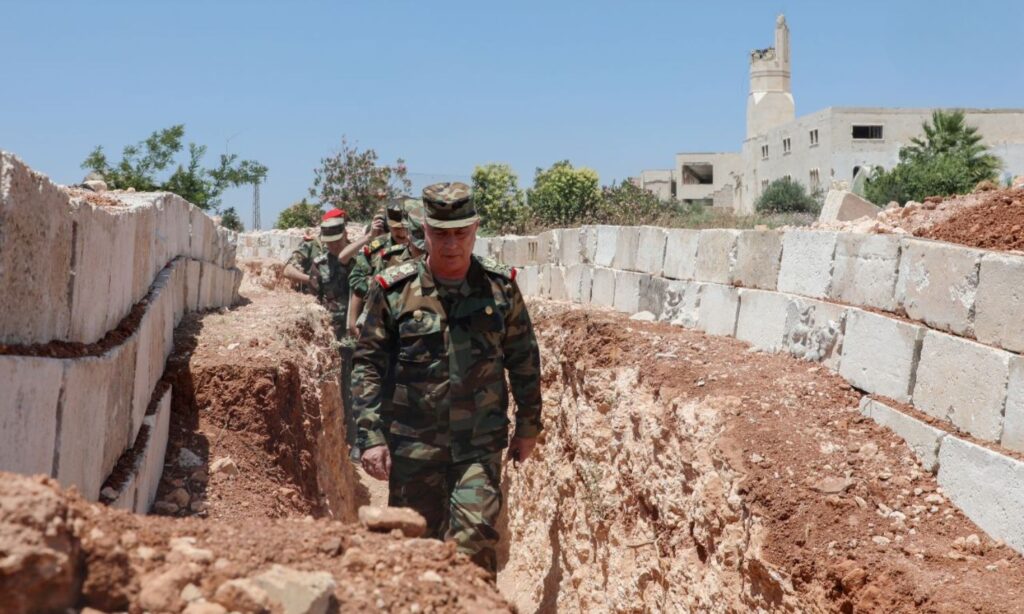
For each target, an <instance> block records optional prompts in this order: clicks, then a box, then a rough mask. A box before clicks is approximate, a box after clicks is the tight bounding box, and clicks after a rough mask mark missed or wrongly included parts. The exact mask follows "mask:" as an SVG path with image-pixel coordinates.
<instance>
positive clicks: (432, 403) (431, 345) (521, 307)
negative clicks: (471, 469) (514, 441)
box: [352, 256, 542, 462]
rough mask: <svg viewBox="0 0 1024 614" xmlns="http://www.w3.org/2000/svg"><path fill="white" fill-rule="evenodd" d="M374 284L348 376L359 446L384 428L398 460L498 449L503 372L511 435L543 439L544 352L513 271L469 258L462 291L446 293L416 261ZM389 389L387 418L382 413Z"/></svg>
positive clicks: (473, 455)
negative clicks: (511, 404) (511, 408)
mask: <svg viewBox="0 0 1024 614" xmlns="http://www.w3.org/2000/svg"><path fill="white" fill-rule="evenodd" d="M376 279H377V282H378V283H375V284H372V285H371V288H370V295H369V297H368V303H367V307H366V314H367V315H366V322H365V323H364V324H363V327H362V329H361V330H360V335H359V341H358V344H357V346H356V351H355V355H354V370H353V374H352V385H353V400H354V410H355V411H356V413H357V415H358V416H359V418H358V425H359V444H360V447H361V448H362V449H363V450H366V449H367V448H371V447H373V446H377V445H381V444H384V443H385V436H384V432H383V431H384V428H385V425H386V424H388V423H390V426H389V428H388V431H389V436H388V443H389V445H390V446H391V449H392V453H393V454H395V455H396V456H404V457H409V458H417V459H424V460H440V461H451V462H463V461H466V460H472V459H477V458H480V457H482V456H484V455H486V454H489V453H494V452H496V451H500V450H501V449H503V448H505V447H506V445H507V443H508V425H509V419H508V392H509V387H508V386H506V383H505V371H508V383H509V385H510V387H511V392H512V397H513V398H514V399H515V402H516V406H517V411H516V426H515V433H516V435H517V436H519V437H536V436H537V435H538V434H539V433H540V431H541V428H542V425H541V394H540V351H539V350H538V348H537V339H536V337H534V334H533V325H532V324H531V323H530V315H529V313H528V312H527V310H526V304H525V303H524V302H523V296H522V294H520V292H519V287H518V286H517V285H516V283H515V281H514V280H515V271H514V270H513V269H510V268H508V267H506V266H503V265H500V264H497V263H496V262H494V261H492V260H478V259H477V258H476V257H475V256H474V257H473V260H472V263H471V265H470V268H469V272H468V273H467V275H466V279H465V281H464V282H463V283H462V285H461V287H459V288H457V289H453V290H446V289H445V288H444V287H443V286H438V285H436V284H435V282H434V279H433V276H432V275H431V273H430V270H429V269H428V268H427V265H426V263H425V262H424V261H423V260H422V259H419V260H415V261H410V262H406V263H403V264H401V265H399V266H397V267H392V268H390V269H387V270H386V271H384V272H383V273H382V274H380V275H378V276H377V278H376ZM446 307H448V308H446ZM392 391H393V392H392ZM386 393H389V396H390V397H391V410H390V413H391V416H388V417H382V415H381V406H382V402H383V401H385V399H384V398H383V397H384V396H385V394H386Z"/></svg>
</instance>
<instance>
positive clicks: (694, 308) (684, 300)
mask: <svg viewBox="0 0 1024 614" xmlns="http://www.w3.org/2000/svg"><path fill="white" fill-rule="evenodd" d="M703 287H704V284H702V283H700V282H697V281H682V280H670V281H669V282H668V284H667V285H666V286H665V306H664V307H663V308H662V310H661V315H660V316H659V318H658V319H659V320H661V321H662V322H668V323H670V324H673V325H675V326H684V327H686V328H696V327H697V322H698V321H699V320H700V297H701V288H703Z"/></svg>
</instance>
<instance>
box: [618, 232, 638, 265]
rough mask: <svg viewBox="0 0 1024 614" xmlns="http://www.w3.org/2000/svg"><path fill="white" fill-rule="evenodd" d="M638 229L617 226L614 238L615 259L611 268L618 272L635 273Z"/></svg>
mask: <svg viewBox="0 0 1024 614" xmlns="http://www.w3.org/2000/svg"><path fill="white" fill-rule="evenodd" d="M639 241H640V228H638V227H637V226H619V227H618V233H617V235H616V237H615V257H614V258H613V259H612V268H613V269H618V270H620V271H636V270H637V266H636V257H637V250H638V249H639Z"/></svg>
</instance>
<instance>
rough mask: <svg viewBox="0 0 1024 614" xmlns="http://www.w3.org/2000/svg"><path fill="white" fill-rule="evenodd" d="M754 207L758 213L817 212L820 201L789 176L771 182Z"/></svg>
mask: <svg viewBox="0 0 1024 614" xmlns="http://www.w3.org/2000/svg"><path fill="white" fill-rule="evenodd" d="M754 208H755V209H757V211H758V213H817V212H818V211H819V210H820V206H819V205H818V202H817V201H816V200H815V199H814V197H813V196H811V195H810V194H808V193H807V190H806V189H805V188H804V186H803V185H802V184H801V183H800V182H799V181H794V180H792V179H790V178H789V177H783V178H782V179H776V180H775V181H773V182H771V183H769V184H768V187H767V188H765V191H764V192H763V193H762V194H761V196H759V197H758V198H757V202H755V203H754Z"/></svg>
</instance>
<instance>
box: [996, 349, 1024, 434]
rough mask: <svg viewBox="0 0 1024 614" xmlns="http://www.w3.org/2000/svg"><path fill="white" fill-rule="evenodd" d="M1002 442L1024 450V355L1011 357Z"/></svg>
mask: <svg viewBox="0 0 1024 614" xmlns="http://www.w3.org/2000/svg"><path fill="white" fill-rule="evenodd" d="M1001 443H1002V444H1003V445H1004V446H1006V447H1007V448H1009V449H1011V450H1015V451H1017V452H1024V357H1021V356H1011V357H1010V379H1009V383H1008V384H1007V388H1006V411H1005V412H1004V418H1003V438H1002V440H1001Z"/></svg>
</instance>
